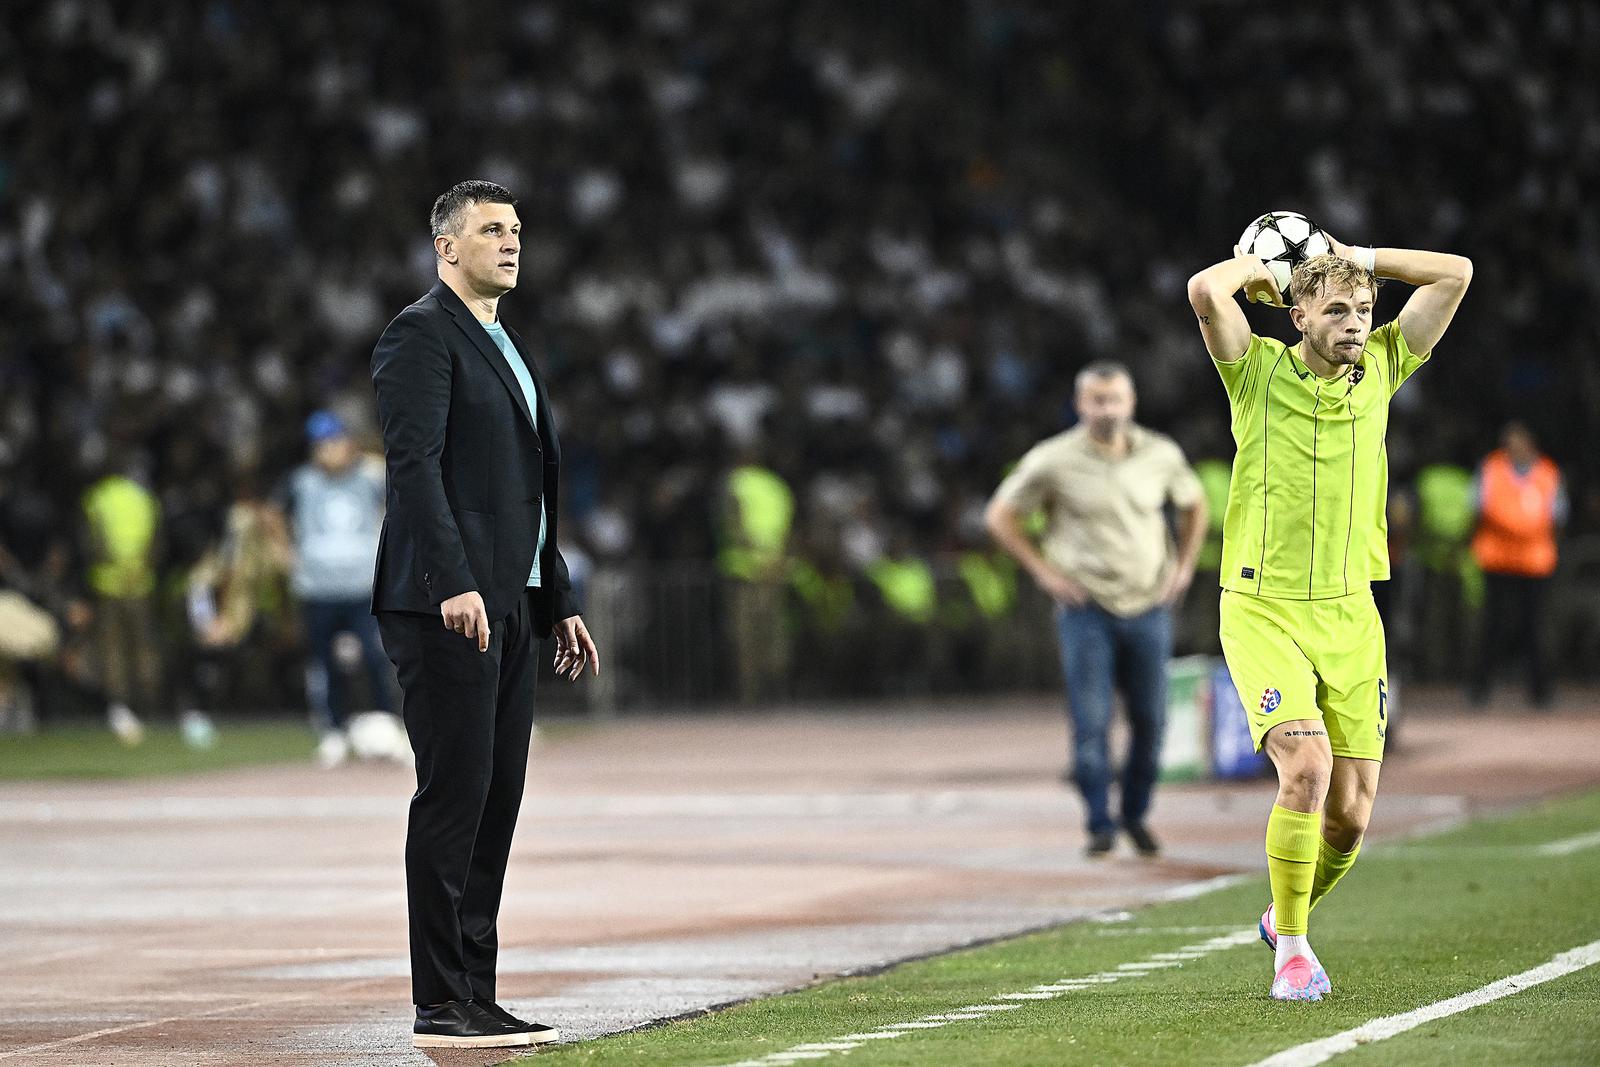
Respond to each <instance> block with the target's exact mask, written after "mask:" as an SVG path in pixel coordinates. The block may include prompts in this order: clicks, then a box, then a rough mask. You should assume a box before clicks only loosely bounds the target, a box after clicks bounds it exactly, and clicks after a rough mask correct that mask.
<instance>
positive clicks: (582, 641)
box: [555, 615, 600, 682]
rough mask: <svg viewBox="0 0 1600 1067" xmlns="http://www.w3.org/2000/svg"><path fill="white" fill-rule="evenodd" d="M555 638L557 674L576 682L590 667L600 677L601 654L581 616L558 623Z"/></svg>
mask: <svg viewBox="0 0 1600 1067" xmlns="http://www.w3.org/2000/svg"><path fill="white" fill-rule="evenodd" d="M555 636H556V674H558V675H559V676H561V677H562V678H565V679H566V680H567V681H569V682H576V681H577V680H578V679H579V678H580V677H582V676H583V668H584V667H588V668H589V669H590V670H592V671H594V674H595V677H596V678H598V677H599V676H600V652H599V650H598V649H596V648H595V647H594V639H593V638H591V637H590V636H589V630H588V628H587V627H585V626H584V625H583V617H582V616H581V615H574V616H572V617H571V618H570V619H561V620H559V621H557V623H556V625H555Z"/></svg>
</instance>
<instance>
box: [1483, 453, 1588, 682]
mask: <svg viewBox="0 0 1600 1067" xmlns="http://www.w3.org/2000/svg"><path fill="white" fill-rule="evenodd" d="M1475 497H1476V503H1477V514H1478V527H1477V531H1476V532H1475V533H1474V534H1473V537H1472V554H1473V556H1474V557H1476V559H1477V561H1478V566H1479V567H1481V568H1482V569H1483V573H1484V581H1485V592H1484V604H1483V625H1482V628H1481V635H1480V636H1481V639H1480V641H1479V647H1478V657H1477V661H1476V663H1475V666H1474V670H1473V672H1472V682H1471V688H1470V691H1469V694H1468V695H1469V696H1470V697H1471V699H1472V702H1473V703H1474V704H1482V703H1484V702H1485V701H1487V700H1488V699H1489V689H1490V685H1491V684H1492V682H1493V675H1494V669H1495V667H1496V665H1497V664H1498V663H1499V662H1500V661H1501V660H1502V659H1504V658H1507V657H1509V655H1511V654H1513V653H1515V652H1517V651H1518V649H1519V646H1520V647H1521V649H1522V650H1524V651H1526V653H1527V670H1528V676H1527V677H1528V699H1530V700H1531V701H1532V702H1533V703H1534V704H1535V705H1537V706H1539V707H1546V706H1548V705H1549V703H1550V699H1551V683H1550V676H1549V672H1548V671H1547V670H1546V666H1545V663H1544V655H1543V649H1542V642H1541V641H1540V636H1541V635H1540V630H1541V627H1542V623H1543V615H1544V611H1543V608H1544V598H1545V590H1546V587H1547V586H1548V585H1549V580H1550V575H1551V574H1552V573H1554V571H1555V569H1556V534H1557V531H1558V530H1559V528H1560V527H1561V526H1562V525H1563V524H1564V523H1565V522H1566V519H1567V497H1566V491H1565V489H1564V488H1563V486H1562V484H1561V469H1560V468H1559V467H1557V466H1556V465H1555V463H1553V462H1552V461H1551V460H1550V459H1549V458H1548V457H1546V456H1543V455H1540V454H1539V449H1538V446H1537V444H1536V443H1535V441H1534V438H1533V434H1532V433H1530V432H1529V430H1528V428H1527V427H1526V426H1523V425H1522V424H1521V423H1515V422H1514V423H1512V424H1510V425H1509V426H1507V427H1506V429H1505V432H1504V434H1503V435H1502V437H1501V447H1500V448H1499V449H1497V450H1496V451H1494V452H1491V453H1489V455H1488V457H1487V458H1486V459H1484V461H1483V465H1482V466H1481V467H1479V468H1478V478H1477V483H1476V493H1475Z"/></svg>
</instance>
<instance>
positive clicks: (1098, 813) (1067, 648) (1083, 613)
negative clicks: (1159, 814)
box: [1056, 603, 1172, 833]
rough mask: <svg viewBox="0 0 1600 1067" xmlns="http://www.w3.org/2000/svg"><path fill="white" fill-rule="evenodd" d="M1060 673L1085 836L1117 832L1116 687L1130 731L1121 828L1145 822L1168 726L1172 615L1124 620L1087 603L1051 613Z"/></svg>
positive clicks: (1163, 611)
mask: <svg viewBox="0 0 1600 1067" xmlns="http://www.w3.org/2000/svg"><path fill="white" fill-rule="evenodd" d="M1056 623H1057V625H1058V627H1059V629H1060V632H1061V667H1062V671H1063V672H1064V673H1065V674H1066V680H1067V706H1068V708H1069V709H1070V711H1071V712H1072V777H1073V780H1074V781H1075V782H1076V783H1077V785H1078V789H1079V790H1081V791H1082V793H1083V801H1084V804H1085V806H1086V807H1087V808H1088V809H1089V811H1088V815H1089V831H1090V832H1091V833H1098V832H1101V831H1106V830H1113V829H1115V828H1116V825H1117V823H1116V820H1114V819H1112V817H1111V803H1110V798H1109V796H1108V794H1109V792H1110V788H1111V777H1112V774H1111V757H1110V753H1109V751H1108V748H1109V746H1108V744H1107V736H1108V734H1109V732H1110V727H1111V700H1112V690H1113V688H1114V687H1120V688H1121V689H1122V693H1123V696H1124V697H1125V698H1126V700H1127V705H1128V721H1129V725H1130V726H1131V728H1132V737H1131V742H1130V744H1129V746H1128V759H1127V762H1126V763H1124V764H1123V767H1122V798H1121V801H1122V803H1121V809H1122V812H1121V821H1122V823H1123V825H1129V824H1136V823H1140V822H1142V821H1144V816H1145V812H1146V811H1148V810H1149V808H1150V794H1151V793H1152V792H1153V791H1154V790H1155V785H1156V777H1157V775H1158V774H1159V773H1160V763H1161V737H1162V734H1163V732H1164V731H1165V729H1166V722H1167V660H1168V659H1170V658H1171V656H1172V613H1171V612H1170V611H1169V610H1168V609H1167V608H1166V607H1165V606H1161V607H1155V608H1152V609H1150V610H1149V611H1147V612H1145V613H1144V614H1143V615H1135V616H1134V617H1132V618H1129V619H1125V618H1122V617H1121V616H1118V615H1113V614H1111V613H1110V612H1108V611H1106V610H1105V609H1104V608H1101V607H1099V606H1098V605H1096V604H1093V603H1090V604H1087V605H1085V606H1084V607H1081V608H1070V607H1062V608H1060V609H1058V610H1057V612H1056Z"/></svg>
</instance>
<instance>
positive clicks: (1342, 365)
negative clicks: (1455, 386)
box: [1189, 241, 1472, 1000]
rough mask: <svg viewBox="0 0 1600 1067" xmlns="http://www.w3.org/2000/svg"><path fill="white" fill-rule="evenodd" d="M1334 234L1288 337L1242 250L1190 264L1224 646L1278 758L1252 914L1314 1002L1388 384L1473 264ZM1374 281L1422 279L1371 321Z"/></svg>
mask: <svg viewBox="0 0 1600 1067" xmlns="http://www.w3.org/2000/svg"><path fill="white" fill-rule="evenodd" d="M1331 244H1332V248H1333V253H1334V254H1332V255H1324V256H1317V257H1315V258H1312V259H1308V260H1306V261H1305V262H1303V263H1301V264H1300V265H1299V266H1298V267H1297V268H1295V270H1294V273H1293V275H1292V276H1291V278H1290V283H1289V288H1290V295H1291V296H1292V298H1293V304H1292V306H1291V307H1290V308H1289V317H1290V318H1291V319H1292V320H1293V322H1294V326H1295V329H1297V330H1298V331H1300V334H1301V339H1300V342H1299V343H1298V344H1295V345H1290V346H1285V345H1284V344H1283V343H1281V342H1279V341H1275V340H1273V339H1271V338H1267V337H1258V336H1256V335H1254V334H1252V333H1251V332H1250V323H1249V320H1247V319H1246V318H1245V314H1244V311H1243V309H1242V308H1240V307H1239V305H1238V303H1237V302H1236V301H1235V300H1234V294H1235V293H1237V292H1238V291H1239V290H1241V289H1243V290H1244V291H1245V293H1246V296H1247V298H1249V299H1251V300H1269V299H1270V301H1271V302H1273V303H1278V302H1279V299H1278V297H1279V294H1278V291H1277V286H1276V284H1275V283H1274V281H1273V279H1272V275H1271V274H1270V273H1269V272H1268V271H1267V269H1266V267H1265V266H1264V265H1263V264H1262V262H1261V260H1259V259H1258V258H1256V257H1255V256H1251V255H1235V256H1234V258H1232V259H1229V260H1225V261H1223V262H1221V263H1218V264H1216V265H1214V266H1211V267H1208V268H1206V269H1205V270H1203V271H1201V272H1200V273H1199V274H1196V275H1195V276H1194V277H1193V278H1191V279H1189V303H1190V304H1191V305H1192V306H1193V307H1194V311H1195V314H1196V315H1197V316H1198V317H1199V320H1200V333H1201V335H1202V336H1203V337H1204V338H1205V342H1206V348H1207V350H1209V351H1210V353H1211V358H1212V360H1213V361H1215V363H1216V368H1217V373H1218V374H1219V375H1221V377H1222V383H1223V385H1224V387H1226V389H1227V391H1228V405H1229V407H1230V409H1231V411H1232V418H1233V438H1234V442H1235V444H1236V445H1237V451H1236V454H1235V457H1234V461H1233V481H1232V484H1231V486H1230V487H1229V490H1228V510H1227V516H1226V518H1225V520H1224V526H1223V557H1222V590H1223V592H1222V625H1221V636H1222V649H1223V653H1224V655H1225V657H1226V658H1227V661H1228V669H1229V671H1230V672H1231V673H1232V675H1233V682H1234V686H1235V687H1236V688H1237V689H1238V690H1239V697H1240V699H1241V700H1242V701H1243V702H1244V706H1245V710H1246V712H1247V713H1248V715H1249V718H1250V732H1251V736H1252V737H1253V738H1254V740H1255V743H1256V747H1257V749H1261V748H1263V747H1264V748H1265V749H1266V752H1267V755H1268V756H1269V757H1270V758H1271V760H1272V763H1273V766H1274V767H1276V768H1277V771H1278V796H1277V802H1276V803H1275V804H1274V805H1273V807H1272V814H1271V816H1270V817H1269V818H1268V820H1267V870H1268V874H1269V876H1270V879H1271V883H1272V904H1271V905H1270V906H1269V907H1268V908H1267V911H1266V914H1264V915H1263V916H1262V917H1261V936H1262V939H1263V940H1265V941H1266V942H1267V944H1268V945H1269V946H1272V947H1273V949H1274V951H1275V963H1274V975H1273V982H1272V987H1271V995H1272V997H1273V998H1274V999H1277V1000H1321V999H1322V997H1323V996H1324V995H1326V994H1327V993H1328V992H1329V991H1330V988H1331V987H1330V984H1329V982H1328V978H1327V974H1326V972H1325V971H1324V970H1323V968H1322V965H1321V964H1320V963H1319V962H1318V961H1317V956H1316V953H1315V952H1313V951H1312V950H1311V945H1310V943H1309V941H1308V940H1307V925H1308V919H1309V915H1310V911H1311V909H1312V907H1314V906H1315V905H1316V903H1317V902H1318V901H1319V900H1320V899H1321V898H1322V897H1323V896H1324V895H1326V894H1327V892H1328V891H1329V890H1330V889H1332V888H1333V886H1334V884H1335V883H1336V882H1338V880H1339V879H1340V878H1341V877H1343V875H1344V873H1345V872H1346V871H1347V870H1349V869H1350V865H1351V864H1353V863H1354V862H1355V859H1356V854H1357V853H1358V852H1359V851H1360V850H1361V836H1362V834H1363V833H1364V832H1365V831H1366V828H1367V819H1368V817H1369V816H1370V815H1371V813H1372V802H1373V798H1374V796H1375V795H1376V792H1377V788H1378V768H1379V766H1380V764H1381V761H1382V759H1383V741H1384V731H1385V729H1386V727H1387V709H1386V708H1385V707H1384V702H1385V700H1386V697H1387V694H1386V691H1385V685H1386V673H1387V672H1386V669H1385V664H1384V638H1383V624H1382V621H1381V620H1380V619H1379V617H1378V612H1377V608H1376V607H1375V606H1374V605H1373V602H1372V591H1371V588H1370V586H1369V584H1368V583H1370V582H1372V581H1374V580H1383V579H1386V578H1388V577H1389V552H1388V544H1387V539H1386V535H1387V531H1386V524H1385V521H1384V507H1385V504H1386V501H1387V499H1388V485H1389V463H1388V456H1387V453H1386V452H1385V450H1384V434H1385V432H1386V430H1387V428H1388V421H1389V400H1390V398H1391V397H1392V396H1394V393H1395V390H1396V389H1398V388H1399V387H1400V385H1401V383H1402V382H1404V381H1405V380H1406V378H1408V377H1410V375H1411V373H1412V372H1413V371H1415V370H1416V369H1417V368H1418V367H1419V366H1421V365H1422V364H1423V363H1424V362H1426V361H1427V359H1428V357H1429V355H1431V354H1432V352H1433V347H1434V345H1435V344H1436V343H1437V342H1438V340H1439V338H1440V337H1441V336H1443V335H1444V331H1445V328H1446V327H1447V326H1449V324H1450V320H1451V318H1452V317H1454V315H1455V312H1456V308H1457V307H1458V306H1459V305H1460V304H1461V298H1462V296H1463V295H1464V294H1465V293H1466V291H1467V285H1468V283H1469V282H1470V281H1471V280H1472V264H1471V262H1470V261H1468V260H1466V259H1464V258H1462V257H1460V256H1453V255H1447V254H1444V253H1440V252H1419V251H1410V250H1405V249H1397V248H1378V249H1372V248H1352V247H1349V246H1347V245H1343V244H1340V243H1339V242H1337V241H1333V242H1331ZM1235 251H1236V252H1237V249H1236V250H1235ZM1378 278H1394V279H1397V280H1399V281H1402V282H1406V283H1408V284H1410V285H1414V286H1416V287H1417V288H1416V290H1415V291H1414V292H1413V293H1412V294H1411V298H1410V299H1409V300H1407V301H1406V304H1405V307H1403V308H1401V309H1400V314H1399V315H1398V316H1397V317H1396V318H1395V319H1394V321H1393V322H1389V323H1386V324H1385V325H1383V326H1380V327H1378V328H1377V329H1373V328H1372V309H1373V302H1374V299H1375V298H1376V296H1377V279H1378Z"/></svg>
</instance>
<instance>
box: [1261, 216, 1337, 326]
mask: <svg viewBox="0 0 1600 1067" xmlns="http://www.w3.org/2000/svg"><path fill="white" fill-rule="evenodd" d="M1239 250H1240V251H1241V252H1244V253H1246V254H1248V255H1253V256H1256V257H1258V258H1259V259H1260V260H1261V262H1262V263H1264V264H1265V265H1266V268H1267V270H1269V271H1271V272H1272V279H1273V281H1275V282H1277V283H1278V292H1280V293H1282V294H1283V298H1284V299H1285V300H1291V301H1292V300H1293V299H1294V297H1293V296H1292V295H1291V294H1290V293H1289V275H1290V274H1291V273H1292V272H1293V271H1294V269H1295V267H1297V266H1299V265H1300V264H1301V263H1304V262H1305V261H1306V260H1308V259H1310V258H1312V257H1313V256H1324V255H1327V254H1328V253H1330V252H1332V251H1333V246H1332V245H1331V244H1330V243H1329V242H1328V235H1327V234H1326V233H1324V232H1322V227H1320V226H1318V225H1317V224H1316V223H1314V222H1312V221H1311V220H1310V219H1308V218H1306V217H1305V216H1304V215H1302V214H1300V213H1299V212H1298V211H1269V212H1267V213H1266V214H1265V215H1262V216H1261V217H1260V218H1258V219H1256V220H1255V221H1254V222H1252V223H1251V224H1250V225H1248V226H1246V227H1245V228H1244V233H1242V234H1240V235H1239ZM1278 306H1279V307H1285V306H1287V305H1284V304H1280V305H1278Z"/></svg>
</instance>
